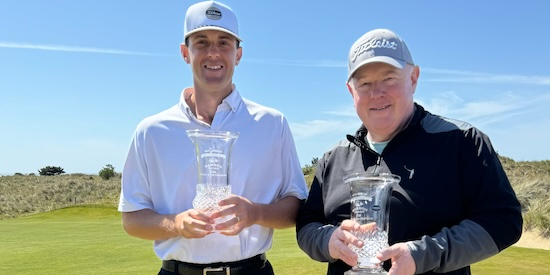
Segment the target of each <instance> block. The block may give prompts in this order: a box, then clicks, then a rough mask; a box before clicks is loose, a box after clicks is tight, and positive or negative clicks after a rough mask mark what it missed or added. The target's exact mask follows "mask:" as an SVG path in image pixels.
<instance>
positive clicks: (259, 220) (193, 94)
mask: <svg viewBox="0 0 550 275" xmlns="http://www.w3.org/2000/svg"><path fill="white" fill-rule="evenodd" d="M184 33H185V35H184V40H185V42H184V43H182V44H181V53H182V56H183V58H184V60H185V62H186V63H188V64H190V65H191V69H192V72H193V87H189V88H186V89H184V90H183V91H182V93H181V96H180V102H179V103H178V104H177V105H175V106H173V107H171V108H169V109H167V110H165V111H162V112H160V113H158V114H156V115H153V116H150V117H147V118H145V119H144V120H143V121H141V122H140V123H139V125H138V126H137V129H136V131H135V134H134V137H133V139H132V142H131V145H130V149H129V152H128V156H127V159H126V162H125V165H124V170H123V173H122V175H123V176H122V190H121V195H120V203H119V208H118V209H119V211H121V212H122V221H123V225H124V229H125V230H126V232H127V233H128V234H130V235H132V236H135V237H139V238H143V239H149V240H154V250H155V253H156V254H157V256H158V257H159V258H160V259H161V260H162V261H163V264H162V268H161V270H160V272H159V274H201V275H202V274H273V269H272V267H271V264H270V263H269V261H268V260H267V259H266V257H265V252H266V251H267V250H268V249H270V248H271V246H272V237H273V230H274V229H275V228H286V227H291V226H294V224H295V218H296V213H297V210H298V208H299V205H300V202H301V201H302V200H304V199H305V198H306V197H307V187H306V184H305V180H304V177H303V174H302V170H301V167H300V163H299V160H298V156H297V153H296V148H295V145H294V140H293V137H292V133H291V131H290V128H289V126H288V122H287V121H286V118H285V117H284V115H283V114H281V113H280V112H279V111H277V110H275V109H272V108H268V107H265V106H262V105H259V104H257V103H254V102H252V101H249V100H247V99H244V98H242V97H241V96H240V94H239V92H238V90H237V88H236V86H235V85H234V84H233V81H232V77H233V72H234V69H235V67H236V66H237V65H238V64H239V61H240V59H241V56H242V48H241V46H240V43H241V42H242V41H241V38H240V37H239V29H238V23H237V17H236V15H235V14H234V12H233V11H232V10H231V9H230V8H229V7H227V6H226V5H223V4H221V3H218V2H215V1H205V2H201V3H197V4H194V5H192V6H191V7H189V9H188V10H187V14H186V20H185V30H184ZM195 129H198V130H212V131H231V132H238V133H239V137H238V140H237V142H236V143H235V144H234V145H233V149H232V152H231V173H230V174H229V182H230V183H231V190H232V195H231V196H230V197H228V198H226V199H224V200H222V201H220V203H219V205H220V206H224V207H225V209H224V210H221V211H218V212H213V213H203V212H201V211H199V210H197V209H193V205H192V200H193V198H194V196H195V194H196V185H197V183H198V172H197V163H196V159H195V151H194V146H193V144H192V141H191V140H190V139H189V138H188V137H187V134H186V131H187V130H195ZM226 215H229V216H230V217H231V219H229V221H226V222H224V223H220V224H216V223H215V222H214V219H215V218H218V217H222V216H226Z"/></svg>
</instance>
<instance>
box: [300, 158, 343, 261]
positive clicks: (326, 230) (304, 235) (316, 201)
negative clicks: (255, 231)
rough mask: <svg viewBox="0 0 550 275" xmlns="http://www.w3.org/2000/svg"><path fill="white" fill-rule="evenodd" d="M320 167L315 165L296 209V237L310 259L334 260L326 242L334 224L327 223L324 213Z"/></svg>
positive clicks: (334, 228) (334, 227) (333, 228)
mask: <svg viewBox="0 0 550 275" xmlns="http://www.w3.org/2000/svg"><path fill="white" fill-rule="evenodd" d="M318 163H319V164H320V163H322V161H319V162H318ZM322 169H323V168H322V167H321V166H320V165H318V166H317V169H316V172H315V177H314V178H313V182H312V184H311V188H310V191H309V196H308V198H307V200H306V201H305V203H304V204H303V205H302V206H301V207H300V210H299V211H298V216H297V221H296V237H297V241H298V246H299V247H300V248H301V249H302V250H303V251H304V252H305V253H306V254H307V255H309V257H311V258H312V259H314V260H317V261H321V262H334V261H336V259H333V258H332V257H330V254H329V250H328V243H329V240H330V236H331V235H332V233H333V232H334V230H336V226H334V225H330V224H327V222H326V218H325V215H324V204H323V192H322V188H321V186H322V183H321V181H320V180H319V179H321V177H320V175H321V173H322V172H321V171H322Z"/></svg>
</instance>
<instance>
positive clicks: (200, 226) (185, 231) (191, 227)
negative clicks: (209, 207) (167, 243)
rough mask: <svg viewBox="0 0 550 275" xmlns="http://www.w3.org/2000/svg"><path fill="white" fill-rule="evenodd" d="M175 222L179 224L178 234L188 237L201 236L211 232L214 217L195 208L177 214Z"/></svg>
mask: <svg viewBox="0 0 550 275" xmlns="http://www.w3.org/2000/svg"><path fill="white" fill-rule="evenodd" d="M176 224H178V225H179V227H178V233H179V235H181V236H183V237H185V238H188V239H192V238H203V237H204V236H206V235H209V234H212V233H213V231H212V230H214V219H212V218H211V217H210V216H208V215H206V214H204V213H201V212H199V211H197V210H195V209H189V210H187V211H185V212H182V213H180V214H178V215H177V216H176Z"/></svg>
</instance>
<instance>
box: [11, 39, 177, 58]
mask: <svg viewBox="0 0 550 275" xmlns="http://www.w3.org/2000/svg"><path fill="white" fill-rule="evenodd" d="M0 48H12V49H28V50H43V51H58V52H81V53H100V54H121V55H147V56H171V55H167V54H159V53H147V52H135V51H126V50H117V49H104V48H90V47H74V46H64V45H46V44H29V43H18V42H2V41H0Z"/></svg>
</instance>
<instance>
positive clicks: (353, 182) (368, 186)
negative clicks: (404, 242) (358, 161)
mask: <svg viewBox="0 0 550 275" xmlns="http://www.w3.org/2000/svg"><path fill="white" fill-rule="evenodd" d="M400 180H401V178H400V177H399V176H397V175H393V174H386V173H384V174H373V173H366V172H364V173H355V174H351V175H347V176H345V177H344V182H345V183H346V184H348V185H349V187H350V192H351V220H353V221H355V222H357V223H359V224H360V225H361V229H360V230H357V231H355V230H354V231H352V233H353V234H354V235H355V236H356V237H357V238H359V239H360V240H361V241H362V242H363V244H364V245H363V247H362V248H358V247H356V246H354V245H352V244H350V245H349V247H350V248H351V249H352V250H353V251H354V252H355V253H357V255H358V257H359V258H358V260H357V265H356V266H354V267H352V269H351V270H348V271H346V272H345V273H344V274H345V275H354V274H387V272H386V271H385V270H384V268H383V267H382V262H381V261H380V260H378V258H376V254H377V253H378V252H380V251H381V250H383V249H385V248H387V247H389V244H388V229H389V215H390V196H391V193H392V191H393V187H394V185H396V184H398V183H399V181H400Z"/></svg>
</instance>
